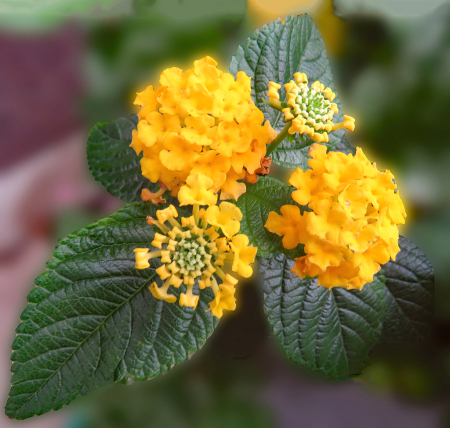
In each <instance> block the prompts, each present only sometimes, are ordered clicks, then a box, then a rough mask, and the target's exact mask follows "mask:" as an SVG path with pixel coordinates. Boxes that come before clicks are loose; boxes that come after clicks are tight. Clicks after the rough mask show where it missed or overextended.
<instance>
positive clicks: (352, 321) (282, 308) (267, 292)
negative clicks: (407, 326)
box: [259, 254, 386, 379]
mask: <svg viewBox="0 0 450 428" xmlns="http://www.w3.org/2000/svg"><path fill="white" fill-rule="evenodd" d="M293 264H294V262H293V261H292V260H289V259H287V258H286V257H285V256H284V255H283V254H277V255H276V256H275V257H272V258H271V259H264V258H263V259H261V261H260V265H259V266H260V271H261V273H263V274H264V296H265V299H264V308H265V311H266V313H267V317H268V320H269V324H270V325H271V327H272V328H273V330H274V332H275V337H276V338H277V340H278V342H279V343H280V344H281V346H282V347H283V350H284V352H285V353H286V355H287V356H288V357H289V358H291V359H292V360H293V361H295V362H296V363H299V364H301V365H303V366H306V367H308V368H309V369H311V370H315V371H320V372H322V373H324V374H325V375H326V376H327V377H328V378H329V379H345V378H348V377H349V376H351V375H355V374H358V373H360V371H361V370H362V369H363V368H364V366H365V365H366V364H367V361H368V354H369V351H370V350H371V349H372V348H373V347H374V345H375V344H376V343H377V341H378V339H379V338H380V335H381V331H382V326H383V318H384V315H385V306H386V302H385V300H384V293H383V287H384V284H383V282H382V281H380V280H376V281H374V282H372V283H371V284H367V285H365V286H364V287H363V289H362V291H359V290H351V291H348V290H346V289H345V288H343V287H335V288H333V289H332V290H331V291H330V290H328V289H327V288H325V287H321V286H317V285H315V284H316V280H314V279H311V280H303V279H301V278H299V277H297V276H296V275H294V274H292V273H291V272H290V270H291V268H292V266H293Z"/></svg>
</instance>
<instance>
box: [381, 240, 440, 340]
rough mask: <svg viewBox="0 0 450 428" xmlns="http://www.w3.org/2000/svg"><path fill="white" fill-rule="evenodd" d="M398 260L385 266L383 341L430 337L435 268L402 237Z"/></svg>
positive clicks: (418, 250)
mask: <svg viewBox="0 0 450 428" xmlns="http://www.w3.org/2000/svg"><path fill="white" fill-rule="evenodd" d="M399 246H400V249H401V250H400V252H399V253H398V254H397V258H396V260H395V262H393V261H390V262H388V263H386V264H385V265H384V266H383V270H382V271H383V274H384V276H385V278H386V287H385V290H384V291H385V295H386V303H387V306H386V318H385V320H384V326H383V335H382V337H381V341H382V342H420V341H422V340H424V339H426V338H429V337H430V333H431V325H432V322H433V308H434V294H433V287H434V270H433V267H432V266H431V263H430V261H429V260H428V259H427V257H426V256H425V254H424V253H423V252H422V251H421V250H420V249H419V248H418V247H417V246H416V245H415V244H414V243H413V242H411V241H409V240H408V239H406V238H404V237H403V236H401V237H400V239H399Z"/></svg>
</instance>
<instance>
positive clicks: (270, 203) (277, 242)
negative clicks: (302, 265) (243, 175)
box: [236, 176, 304, 257]
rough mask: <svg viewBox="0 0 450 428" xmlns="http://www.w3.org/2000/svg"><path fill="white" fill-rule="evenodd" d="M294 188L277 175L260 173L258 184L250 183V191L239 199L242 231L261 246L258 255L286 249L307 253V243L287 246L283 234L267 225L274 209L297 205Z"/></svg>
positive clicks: (251, 240) (286, 251)
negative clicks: (279, 234)
mask: <svg viewBox="0 0 450 428" xmlns="http://www.w3.org/2000/svg"><path fill="white" fill-rule="evenodd" d="M293 190H294V189H293V188H292V187H291V186H288V185H286V184H284V183H283V182H281V181H280V180H277V179H276V178H273V177H268V176H264V177H259V178H258V181H257V182H256V183H255V184H247V191H246V192H245V193H244V194H243V195H241V196H240V197H239V199H238V201H237V203H236V205H237V206H238V207H239V209H240V210H241V211H242V215H243V219H242V221H241V230H240V233H244V234H245V235H247V236H248V237H249V240H250V243H251V244H253V245H255V246H257V247H258V255H260V256H264V257H270V255H271V254H274V253H276V252H282V253H286V254H288V255H290V256H291V257H300V256H302V255H304V253H303V246H301V245H300V246H299V247H298V248H295V249H293V250H286V249H285V248H283V245H282V243H281V240H282V237H281V236H278V235H277V234H275V233H272V232H269V231H268V230H267V229H266V228H265V227H264V225H265V223H266V221H267V217H268V216H269V212H270V211H275V212H277V213H278V214H279V213H280V208H281V207H282V206H283V205H297V204H296V203H295V202H294V201H293V199H292V198H291V193H292V191H293Z"/></svg>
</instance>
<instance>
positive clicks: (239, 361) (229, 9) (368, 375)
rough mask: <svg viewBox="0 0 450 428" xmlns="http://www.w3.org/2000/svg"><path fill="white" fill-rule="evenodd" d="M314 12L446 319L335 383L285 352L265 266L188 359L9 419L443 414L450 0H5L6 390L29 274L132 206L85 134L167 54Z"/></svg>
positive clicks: (1, 34) (296, 421)
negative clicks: (394, 187)
mask: <svg viewBox="0 0 450 428" xmlns="http://www.w3.org/2000/svg"><path fill="white" fill-rule="evenodd" d="M305 12H306V13H308V14H310V15H311V16H312V18H313V20H314V22H315V23H316V24H317V26H318V27H319V30H320V32H321V33H322V35H323V37H324V41H325V45H326V48H327V52H328V56H329V58H330V62H331V66H332V70H333V73H334V81H335V85H336V87H337V89H338V92H339V95H340V97H341V99H342V102H343V105H344V111H345V112H346V113H347V114H350V115H352V116H355V117H356V120H357V128H356V131H355V132H354V133H352V134H351V135H348V138H349V139H350V142H351V143H352V144H353V145H354V146H356V145H358V146H362V147H363V148H364V151H365V152H368V156H369V158H370V159H373V160H376V161H377V165H378V166H379V168H380V169H384V168H389V169H391V170H392V171H393V172H394V174H395V176H396V178H397V181H398V182H399V187H400V189H401V192H402V197H403V198H404V199H406V201H407V208H408V225H407V227H406V229H403V230H402V234H404V235H405V236H407V237H408V238H410V239H412V240H413V241H414V242H416V243H417V244H418V245H419V246H420V247H421V248H422V250H423V251H424V252H425V253H426V254H427V255H428V257H429V258H430V260H431V262H432V264H433V266H434V268H435V271H436V297H437V298H436V322H435V327H434V333H433V336H432V337H430V339H429V341H428V342H427V343H426V344H423V345H420V346H398V347H393V346H392V347H386V346H384V347H382V348H377V349H376V350H375V351H374V352H373V354H372V356H371V363H370V366H369V367H368V368H367V369H366V370H365V371H364V373H363V374H362V375H361V376H359V377H358V378H357V379H354V380H349V381H345V382H328V381H326V380H325V379H323V378H322V377H320V376H317V375H314V374H312V373H310V372H308V371H305V370H303V369H302V368H301V367H299V366H297V365H295V364H294V363H292V362H290V361H289V360H288V359H287V358H285V357H284V355H283V354H282V352H281V351H280V349H279V347H278V345H277V343H276V341H275V339H274V338H273V337H272V334H271V332H270V330H269V328H268V325H267V322H266V320H265V316H264V312H263V309H262V291H261V285H260V280H258V279H257V280H255V281H253V282H248V283H247V284H244V285H243V286H242V287H241V288H240V293H241V294H240V295H239V296H238V298H239V300H238V306H239V308H240V310H238V311H236V312H235V313H227V314H226V316H224V318H223V319H222V321H221V323H220V325H219V327H218V328H217V330H216V332H215V333H214V335H213V336H212V338H211V339H210V340H209V341H208V343H207V345H206V346H205V347H204V349H202V350H201V351H200V352H198V353H197V354H196V355H194V357H193V358H192V360H191V361H189V362H186V363H184V364H182V365H180V366H178V367H175V368H174V369H173V370H171V371H170V372H169V373H167V374H165V375H162V376H159V377H158V378H156V379H154V380H152V381H148V382H142V383H136V384H133V385H128V386H125V385H116V386H113V387H110V388H107V389H106V390H102V391H99V392H96V393H93V394H91V395H89V396H88V397H83V398H80V399H77V400H76V401H75V402H74V403H72V404H71V405H70V406H69V407H65V408H64V409H62V410H60V411H58V412H57V413H56V412H52V413H51V414H47V415H44V416H40V417H35V418H33V419H30V420H27V421H10V420H9V419H8V418H7V417H6V416H4V415H0V428H10V427H30V428H31V427H33V428H34V427H36V428H38V427H45V428H60V427H61V428H134V427H139V428H146V427H155V428H160V427H161V428H165V427H168V428H169V427H170V428H174V427H175V428H178V427H180V428H184V427H186V428H190V427H195V428H197V427H199V428H208V427H212V428H215V427H219V428H221V427H224V428H225V427H233V428H240V427H243V428H244V427H245V428H251V427H258V428H266V427H267V428H271V427H281V428H285V427H286V428H291V427H307V428H328V427H345V428H366V427H367V428H372V427H373V428H376V427H383V428H390V427H395V428H402V427H408V428H428V427H429V428H434V427H447V426H450V417H449V416H450V414H449V408H450V406H449V403H450V400H449V399H450V287H449V281H448V279H447V278H448V277H449V276H450V250H449V243H450V144H449V136H448V135H449V133H448V128H449V126H450V4H448V2H446V1H444V0H334V1H331V0H284V1H283V0H278V1H276V2H275V1H273V0H248V1H245V0H0V58H1V60H0V130H1V132H0V141H1V154H0V194H1V204H0V236H1V239H0V287H1V299H0V401H1V402H2V403H6V398H7V393H8V389H9V388H8V386H9V380H10V361H9V358H10V354H11V351H10V344H11V343H12V340H13V338H14V328H15V327H16V326H17V324H18V322H19V316H20V313H21V311H22V310H23V309H24V306H25V297H26V295H27V294H28V292H29V291H30V289H31V288H32V287H33V279H34V278H35V277H36V276H37V275H38V274H39V273H41V271H42V270H43V268H44V263H45V262H46V260H48V259H49V258H50V256H51V252H52V250H53V249H54V248H55V245H56V244H57V239H58V238H62V237H64V236H65V235H67V234H68V233H70V232H73V231H75V230H77V229H79V228H80V227H83V226H85V225H86V224H88V223H90V222H92V221H95V220H97V219H99V218H101V217H104V216H106V215H109V214H110V213H112V212H113V211H116V210H117V209H118V208H120V207H121V206H122V205H121V203H120V201H118V200H117V199H116V198H114V197H112V196H110V195H109V194H108V193H107V192H106V190H104V189H103V187H102V186H101V185H99V184H98V183H96V182H95V181H94V180H93V178H92V176H91V175H90V173H89V171H88V167H87V161H86V155H85V145H86V138H87V134H88V132H89V129H90V127H91V126H92V125H94V124H95V123H96V122H98V121H108V120H111V119H114V118H117V117H119V116H123V115H129V114H131V113H133V112H135V111H136V110H135V109H134V107H133V106H132V101H133V99H134V93H135V92H136V91H137V90H142V89H143V88H144V87H146V86H147V85H148V84H155V83H156V82H157V79H158V76H159V73H160V72H161V71H162V69H163V68H165V67H166V66H167V65H170V66H180V67H186V66H187V65H189V64H191V63H192V60H194V59H196V58H200V57H201V55H205V54H208V55H211V56H213V57H214V58H216V59H217V60H218V61H219V65H220V67H221V68H222V69H223V70H227V69H228V64H229V62H230V59H231V56H232V55H233V53H234V52H235V51H236V49H237V46H238V45H239V44H242V43H244V41H245V39H246V38H247V37H248V36H249V35H250V34H251V33H252V32H253V31H254V30H255V29H256V28H259V27H261V26H262V25H264V24H265V23H267V22H269V21H271V20H273V19H276V18H278V17H281V18H283V17H285V16H287V15H290V14H300V13H305Z"/></svg>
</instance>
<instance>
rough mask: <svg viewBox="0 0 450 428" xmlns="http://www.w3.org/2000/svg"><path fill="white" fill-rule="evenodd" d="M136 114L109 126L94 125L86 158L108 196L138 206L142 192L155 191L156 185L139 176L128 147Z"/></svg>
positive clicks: (133, 154) (134, 127) (136, 162)
mask: <svg viewBox="0 0 450 428" xmlns="http://www.w3.org/2000/svg"><path fill="white" fill-rule="evenodd" d="M137 123H138V116H137V114H133V115H131V116H130V117H120V118H119V119H117V120H112V121H111V122H105V123H97V125H95V126H94V127H93V128H92V129H91V132H90V134H89V138H88V143H87V157H88V162H89V169H90V170H91V172H92V175H93V176H94V178H95V179H96V180H97V181H99V182H100V183H102V184H103V185H104V186H105V187H106V189H107V190H108V192H110V193H111V194H112V195H114V196H117V197H118V198H120V199H122V200H123V201H125V202H133V201H137V202H141V201H142V199H141V191H142V189H144V188H147V189H150V190H152V191H156V190H157V189H158V185H157V184H154V183H152V182H151V181H150V180H148V179H147V178H145V177H144V176H143V175H142V172H141V165H140V159H141V158H142V154H141V155H140V156H137V155H136V152H135V151H134V150H133V149H132V148H131V147H129V146H130V144H131V131H132V130H133V129H136V125H137Z"/></svg>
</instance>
